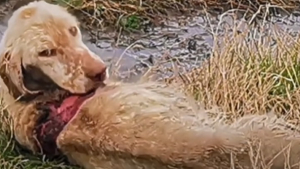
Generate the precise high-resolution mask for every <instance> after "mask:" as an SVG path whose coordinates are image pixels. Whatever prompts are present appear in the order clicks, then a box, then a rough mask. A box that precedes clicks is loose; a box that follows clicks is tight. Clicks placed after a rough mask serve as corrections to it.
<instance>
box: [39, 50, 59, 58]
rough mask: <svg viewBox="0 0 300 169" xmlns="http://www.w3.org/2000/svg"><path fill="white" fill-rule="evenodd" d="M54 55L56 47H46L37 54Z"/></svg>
mask: <svg viewBox="0 0 300 169" xmlns="http://www.w3.org/2000/svg"><path fill="white" fill-rule="evenodd" d="M55 55H56V49H46V50H43V51H41V52H39V56H44V57H45V56H46V57H47V56H55Z"/></svg>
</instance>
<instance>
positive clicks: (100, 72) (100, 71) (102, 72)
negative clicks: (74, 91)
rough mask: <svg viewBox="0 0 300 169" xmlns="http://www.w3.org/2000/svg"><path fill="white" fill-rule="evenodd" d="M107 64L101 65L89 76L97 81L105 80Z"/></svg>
mask: <svg viewBox="0 0 300 169" xmlns="http://www.w3.org/2000/svg"><path fill="white" fill-rule="evenodd" d="M106 69H107V67H106V66H100V67H98V68H97V69H94V70H95V71H94V72H93V73H90V74H88V77H89V78H91V79H93V80H95V81H104V80H105V79H106V77H107V74H106Z"/></svg>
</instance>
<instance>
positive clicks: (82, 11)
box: [47, 0, 300, 29]
mask: <svg viewBox="0 0 300 169" xmlns="http://www.w3.org/2000/svg"><path fill="white" fill-rule="evenodd" d="M47 1H49V2H52V3H56V4H60V5H63V6H66V7H68V8H69V9H70V11H73V12H75V13H77V15H78V16H80V18H81V19H80V20H81V21H82V22H83V23H84V24H83V25H84V27H86V28H91V27H97V28H98V29H99V28H104V27H107V26H109V27H120V26H121V27H129V28H131V27H134V28H135V27H138V28H139V27H140V26H141V25H142V24H143V23H142V22H143V21H145V20H148V21H151V23H152V24H155V25H158V24H160V21H162V20H163V19H165V18H168V17H169V16H171V15H182V14H185V15H194V14H196V13H198V12H199V11H203V10H205V11H210V12H213V13H215V12H225V11H227V10H229V9H240V10H242V11H243V12H247V13H249V14H250V15H252V14H254V13H257V12H259V13H263V12H264V11H266V9H269V12H270V14H272V13H273V12H274V9H281V10H283V11H285V12H288V13H289V12H292V11H294V10H298V9H299V5H300V2H299V1H298V0H279V1H278V0H255V1H251V0H164V1H158V0H156V1H155V0H130V1H125V0H47ZM132 18H133V19H132ZM132 22H134V23H132Z"/></svg>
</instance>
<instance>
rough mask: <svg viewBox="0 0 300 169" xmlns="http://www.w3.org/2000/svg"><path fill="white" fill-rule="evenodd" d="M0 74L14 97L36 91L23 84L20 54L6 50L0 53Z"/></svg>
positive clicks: (32, 93) (31, 93)
mask: <svg viewBox="0 0 300 169" xmlns="http://www.w3.org/2000/svg"><path fill="white" fill-rule="evenodd" d="M0 76H1V78H2V80H3V82H4V83H5V85H6V86H7V88H8V90H9V93H10V94H11V95H12V96H13V97H14V98H15V99H18V98H19V97H22V96H26V95H28V94H29V95H34V94H37V93H38V91H30V90H28V89H27V88H26V87H25V85H24V79H23V78H24V77H23V72H22V58H21V56H20V55H18V54H15V53H11V52H10V51H6V52H4V53H2V54H1V59H0Z"/></svg>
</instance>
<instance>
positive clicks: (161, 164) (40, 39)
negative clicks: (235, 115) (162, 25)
mask: <svg viewBox="0 0 300 169" xmlns="http://www.w3.org/2000/svg"><path fill="white" fill-rule="evenodd" d="M0 55H1V62H0V63H1V65H0V76H1V79H2V80H1V94H2V96H3V99H4V103H5V106H6V108H7V111H8V112H9V114H10V115H11V117H12V119H13V123H14V126H13V130H14V136H15V138H16V140H17V141H18V142H19V143H20V144H21V145H22V146H23V147H25V148H27V149H29V150H31V151H32V152H34V153H36V152H39V151H41V150H42V151H46V152H47V153H53V152H51V151H50V150H51V149H53V147H51V146H53V145H52V144H53V141H54V143H56V145H57V147H58V149H59V150H60V152H61V153H62V154H64V155H66V156H67V157H68V158H69V160H70V161H71V162H74V163H76V164H79V165H80V166H83V167H85V168H87V169H96V168H105V169H138V168H146V169H157V168H161V169H164V168H165V169H167V168H172V167H173V168H174V167H175V168H194V169H199V168H201V169H228V168H231V167H233V166H234V167H235V168H244V169H245V168H246V169H247V168H249V169H250V168H261V167H262V166H264V167H270V168H274V169H277V168H278V169H281V168H284V167H285V166H290V168H293V167H295V168H296V167H299V165H298V161H299V157H300V138H298V137H297V136H299V133H296V135H293V134H294V133H293V131H292V130H290V129H286V128H284V125H285V123H284V121H282V120H281V119H277V118H275V117H272V118H271V117H268V116H247V117H244V118H242V119H241V120H239V121H237V122H235V123H234V124H232V125H225V124H221V123H213V122H212V121H211V120H209V119H208V118H206V117H205V113H204V112H203V111H200V110H199V107H198V106H197V105H196V104H195V103H194V102H193V100H189V99H188V97H187V96H185V95H183V94H180V92H177V91H176V90H175V89H171V88H168V87H166V86H163V85H161V84H158V83H152V82H147V83H136V84H109V85H107V86H105V87H100V86H101V83H102V82H103V80H104V79H105V72H106V70H105V65H104V64H103V62H102V61H101V60H100V59H99V58H98V57H97V56H96V55H95V54H93V53H92V52H91V51H89V50H88V49H87V48H86V46H85V45H84V44H83V43H82V41H81V34H80V31H79V29H78V26H77V22H76V20H75V18H74V17H73V16H71V15H70V14H69V13H67V11H65V10H64V9H63V8H61V7H58V6H56V5H50V4H48V3H46V2H43V1H39V2H33V3H30V4H29V5H27V6H24V7H21V8H20V9H18V10H17V11H16V12H15V13H14V15H13V16H12V17H11V19H10V21H9V24H8V29H7V31H6V32H5V35H4V37H3V39H2V41H1V44H0ZM103 76H104V77H103ZM99 87H100V88H99ZM96 89H97V90H96ZM91 90H92V91H93V92H92V96H90V94H88V96H81V95H84V94H85V93H90V91H91ZM95 90H96V91H95ZM65 93H68V96H69V95H72V96H71V97H70V98H69V97H68V98H63V100H64V101H63V102H62V103H61V105H60V106H59V105H56V107H55V106H54V108H53V105H52V103H51V104H50V105H51V106H48V105H47V104H46V103H49V102H53V101H59V100H61V97H63V96H62V95H64V94H65ZM78 94H81V95H80V96H79V95H78ZM73 95H76V96H73ZM80 97H84V100H83V101H82V100H81V101H80V99H79V101H80V102H82V103H81V105H79V107H75V108H74V107H72V108H73V109H75V110H76V115H74V116H73V117H72V118H71V119H72V120H69V119H67V115H65V116H63V115H62V114H64V113H66V112H67V113H71V111H69V110H63V109H65V108H64V106H65V105H66V104H67V103H70V100H74V99H75V100H76V99H78V98H80ZM77 101H78V100H77ZM73 103H74V105H75V102H73ZM76 104H77V102H76ZM69 107H70V105H69ZM45 108H48V109H46V110H44V109H45ZM52 109H54V110H55V113H56V114H55V113H54V114H51V113H53V112H52ZM47 111H48V113H49V112H51V113H50V115H48V114H47V113H46V116H47V118H46V120H45V118H44V116H45V112H47ZM73 113H74V112H73ZM56 116H60V118H61V119H63V120H65V121H64V122H65V123H64V122H61V121H59V120H61V119H55V118H56ZM61 116H62V117H61ZM41 119H42V120H41ZM54 124H55V125H56V124H59V125H58V126H59V127H63V128H61V129H58V128H55V127H52V128H51V126H50V125H54ZM49 126H50V129H49ZM56 129H57V132H56ZM53 130H55V132H53ZM41 133H42V134H41ZM52 135H54V137H51V139H53V138H54V139H53V140H51V139H50V141H49V140H47V139H44V138H48V137H49V138H50V136H52ZM249 144H253V145H252V146H249ZM56 145H55V146H56ZM47 146H49V147H50V148H45V147H47ZM54 149H55V147H54ZM257 151H258V152H257ZM44 153H45V152H44ZM251 156H252V157H253V158H250V157H251Z"/></svg>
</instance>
